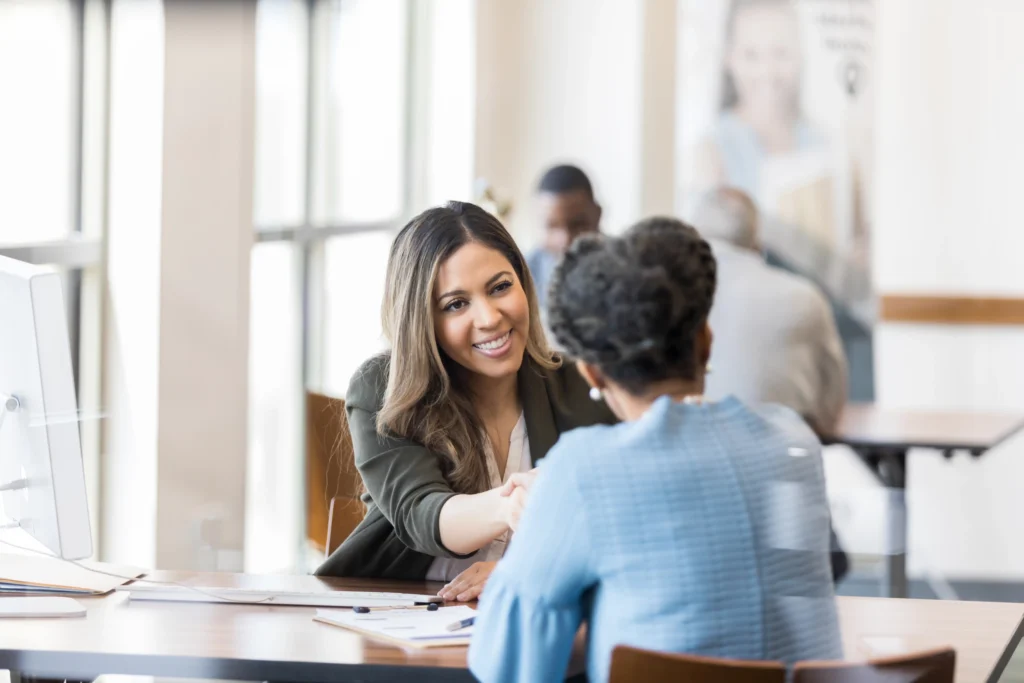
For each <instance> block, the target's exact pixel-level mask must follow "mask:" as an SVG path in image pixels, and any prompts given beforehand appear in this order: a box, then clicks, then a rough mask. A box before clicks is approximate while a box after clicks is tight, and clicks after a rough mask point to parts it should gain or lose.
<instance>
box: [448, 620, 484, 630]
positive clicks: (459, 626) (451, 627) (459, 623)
mask: <svg viewBox="0 0 1024 683" xmlns="http://www.w3.org/2000/svg"><path fill="white" fill-rule="evenodd" d="M474 621H476V617H469V618H468V619H463V620H462V621H456V622H455V623H454V624H448V626H446V627H445V628H446V629H447V630H449V631H458V630H460V629H464V628H468V627H470V626H472V625H473V622H474Z"/></svg>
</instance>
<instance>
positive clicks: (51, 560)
mask: <svg viewBox="0 0 1024 683" xmlns="http://www.w3.org/2000/svg"><path fill="white" fill-rule="evenodd" d="M92 569H95V570H97V571H90V570H92ZM144 573H145V572H144V571H143V570H141V569H139V568H138V567H121V566H117V565H113V564H104V563H102V562H78V563H72V562H67V561H65V560H61V559H58V558H56V557H43V556H38V557H36V556H30V555H7V554H0V595H3V594H6V593H33V594H43V595H102V594H103V593H109V592H110V591H112V590H114V589H115V588H117V587H118V586H120V585H121V584H123V583H126V582H127V581H130V580H131V579H132V578H135V577H139V576H142V575H143V574H144Z"/></svg>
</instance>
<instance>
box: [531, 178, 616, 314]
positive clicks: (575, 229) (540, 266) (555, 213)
mask: <svg viewBox="0 0 1024 683" xmlns="http://www.w3.org/2000/svg"><path fill="white" fill-rule="evenodd" d="M537 197H538V200H539V204H540V210H541V221H542V222H543V224H544V241H543V244H542V245H541V246H540V247H538V248H537V249H535V250H534V251H532V252H530V253H529V254H528V255H527V257H526V262H527V264H528V265H529V267H530V273H531V275H533V280H534V283H535V284H536V286H537V298H538V299H539V303H540V307H541V310H544V309H546V304H547V296H548V283H549V282H550V281H551V274H552V272H554V269H555V266H556V265H558V262H559V261H560V260H561V258H562V255H563V254H564V253H565V250H566V249H568V248H569V245H570V244H572V242H573V240H575V239H576V238H577V237H579V236H580V235H585V234H587V233H591V232H599V231H600V225H601V206H600V205H599V204H598V203H597V202H596V201H595V200H594V188H593V186H592V185H591V184H590V179H589V178H588V177H587V174H586V173H584V172H583V171H582V170H580V169H579V168H577V167H576V166H570V165H568V164H562V165H559V166H553V167H551V168H550V169H548V170H547V172H545V173H544V175H543V176H542V177H541V179H540V182H539V183H538V184H537Z"/></svg>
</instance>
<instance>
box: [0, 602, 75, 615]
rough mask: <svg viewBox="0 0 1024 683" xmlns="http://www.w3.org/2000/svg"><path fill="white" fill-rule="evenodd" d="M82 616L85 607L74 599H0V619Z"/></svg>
mask: <svg viewBox="0 0 1024 683" xmlns="http://www.w3.org/2000/svg"><path fill="white" fill-rule="evenodd" d="M84 616H85V605H83V604H82V603H80V602H79V601H78V600H75V599H74V598H55V597H30V598H25V597H17V598H0V619H16V618H32V617H35V618H40V617H42V618H46V617H50V618H53V617H65V618H66V617H84Z"/></svg>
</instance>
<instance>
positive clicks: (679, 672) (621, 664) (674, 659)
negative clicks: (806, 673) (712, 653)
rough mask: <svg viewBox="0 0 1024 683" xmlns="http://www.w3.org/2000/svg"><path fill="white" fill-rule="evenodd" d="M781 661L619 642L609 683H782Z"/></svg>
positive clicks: (784, 676)
mask: <svg viewBox="0 0 1024 683" xmlns="http://www.w3.org/2000/svg"><path fill="white" fill-rule="evenodd" d="M785 680H786V667H785V666H783V664H782V663H780V662H748V661H740V660H734V659H717V658H714V657H698V656H695V655H681V654H674V653H669V652H654V651H651V650H641V649H639V648H635V647H628V646H626V645H619V646H618V647H616V648H615V650H614V651H612V669H611V675H610V676H609V678H608V683H627V682H631V681H646V682H647V683H677V682H678V681H686V682H687V683H784V681H785Z"/></svg>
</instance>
